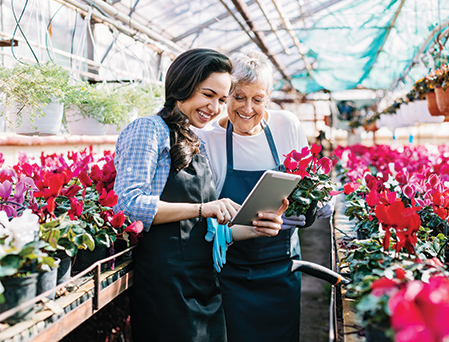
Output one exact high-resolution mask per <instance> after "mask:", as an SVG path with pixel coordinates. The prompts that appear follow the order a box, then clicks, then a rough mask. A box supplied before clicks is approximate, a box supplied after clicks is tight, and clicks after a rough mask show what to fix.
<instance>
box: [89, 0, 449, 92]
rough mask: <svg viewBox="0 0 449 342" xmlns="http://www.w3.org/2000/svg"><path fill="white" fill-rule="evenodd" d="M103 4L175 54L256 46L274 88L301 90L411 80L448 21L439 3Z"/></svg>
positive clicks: (446, 8) (425, 65)
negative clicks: (273, 70)
mask: <svg viewBox="0 0 449 342" xmlns="http://www.w3.org/2000/svg"><path fill="white" fill-rule="evenodd" d="M96 1H97V2H98V0H96ZM84 2H86V3H92V2H94V0H89V1H87V0H86V1H84ZM108 2H109V3H111V4H113V6H114V7H115V9H117V10H118V11H119V12H120V13H124V14H126V15H130V16H131V18H132V19H133V20H135V21H136V22H139V23H141V24H143V25H144V26H145V27H148V28H149V29H150V30H151V32H154V33H155V34H156V35H157V37H162V38H163V39H162V41H159V43H161V48H162V49H164V51H169V52H170V53H173V54H175V55H176V54H178V53H179V51H182V50H185V49H188V48H192V47H211V48H215V49H218V50H220V51H222V52H224V53H226V54H232V53H234V52H237V51H240V50H242V49H247V48H259V49H261V50H262V51H263V52H265V53H266V54H267V55H268V56H269V57H270V59H271V61H272V62H273V64H274V66H275V68H276V74H275V79H276V81H279V82H278V83H277V88H281V87H282V86H283V87H284V89H289V88H290V89H291V88H294V89H297V90H298V91H299V92H301V93H313V92H317V91H320V90H328V91H332V92H335V91H343V90H348V89H355V88H366V89H392V88H393V87H395V86H397V85H398V83H399V82H400V81H402V80H405V81H407V76H410V78H408V80H409V81H410V80H416V79H417V78H419V77H421V76H423V75H424V74H425V73H426V72H427V71H428V69H429V68H430V67H432V66H431V65H429V63H430V62H431V59H430V60H429V58H427V57H426V54H427V55H428V54H429V53H431V54H433V55H434V54H435V53H438V52H439V51H438V49H437V50H432V49H433V48H434V47H435V46H438V45H437V40H436V38H437V36H438V33H441V32H442V31H444V30H446V29H447V27H448V23H449V21H448V20H449V2H448V1H443V0H370V1H367V0H247V1H244V0H114V1H108ZM446 35H447V34H446ZM439 37H440V38H441V37H442V35H440V36H439ZM165 39H166V40H167V41H166V42H167V44H166V45H165V44H164V41H165ZM445 39H447V38H444V39H443V40H442V44H444V43H445ZM155 40H156V41H157V39H155ZM443 52H444V51H443ZM412 66H413V68H411V67H412Z"/></svg>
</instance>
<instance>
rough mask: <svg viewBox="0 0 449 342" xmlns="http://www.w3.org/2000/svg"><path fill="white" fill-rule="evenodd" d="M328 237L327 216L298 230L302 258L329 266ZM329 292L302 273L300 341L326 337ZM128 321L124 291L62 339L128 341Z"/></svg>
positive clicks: (316, 341)
mask: <svg viewBox="0 0 449 342" xmlns="http://www.w3.org/2000/svg"><path fill="white" fill-rule="evenodd" d="M330 240H331V239H330V228H329V223H328V222H327V220H317V221H315V223H314V224H313V225H312V226H311V227H309V228H305V229H303V230H301V231H300V241H301V252H302V258H303V260H306V261H312V262H315V263H318V264H321V265H323V266H326V267H330ZM330 293H331V286H330V285H329V284H328V283H327V282H325V281H324V280H321V279H318V278H315V277H312V276H309V275H307V274H304V273H303V275H302V289H301V334H300V335H301V342H325V341H329V303H330ZM129 323H130V321H129V298H128V294H127V293H126V292H125V293H123V294H122V295H120V296H118V297H117V298H116V299H114V300H113V301H112V302H111V303H109V304H108V305H107V306H106V307H104V308H103V309H102V310H100V311H99V312H98V313H96V314H95V315H94V316H92V317H91V318H90V319H89V320H88V321H86V322H85V323H83V324H82V325H80V326H79V327H78V328H77V329H75V330H74V331H72V332H71V333H70V334H69V335H67V336H66V337H65V338H64V339H62V341H63V342H78V341H83V342H102V341H104V342H131V341H132V338H131V332H130V324H129ZM248 342H251V341H248ZM273 342H278V341H273Z"/></svg>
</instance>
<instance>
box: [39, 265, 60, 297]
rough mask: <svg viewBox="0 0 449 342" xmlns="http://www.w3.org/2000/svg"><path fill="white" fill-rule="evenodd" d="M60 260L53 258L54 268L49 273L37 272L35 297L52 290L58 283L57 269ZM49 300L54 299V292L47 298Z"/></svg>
mask: <svg viewBox="0 0 449 342" xmlns="http://www.w3.org/2000/svg"><path fill="white" fill-rule="evenodd" d="M60 262H61V259H59V258H55V267H53V268H52V269H51V270H50V271H49V272H38V274H37V295H40V294H41V293H44V292H46V291H48V290H51V289H54V288H55V287H56V285H57V283H58V267H59V263H60ZM47 298H49V299H55V292H53V293H52V294H51V295H49V296H47Z"/></svg>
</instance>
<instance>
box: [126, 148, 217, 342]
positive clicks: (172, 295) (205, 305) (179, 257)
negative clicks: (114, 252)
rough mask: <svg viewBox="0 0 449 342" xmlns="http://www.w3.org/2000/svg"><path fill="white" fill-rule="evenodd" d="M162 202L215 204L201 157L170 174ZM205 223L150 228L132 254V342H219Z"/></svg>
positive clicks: (206, 166) (191, 221)
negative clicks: (133, 266)
mask: <svg viewBox="0 0 449 342" xmlns="http://www.w3.org/2000/svg"><path fill="white" fill-rule="evenodd" d="M160 199H161V200H162V201H166V202H189V203H200V202H202V203H205V202H209V201H212V200H215V199H216V192H215V187H214V185H213V180H212V173H211V171H210V167H209V164H208V161H207V159H206V157H205V156H201V155H195V156H194V158H193V160H192V163H191V165H190V166H189V167H188V168H186V169H183V170H181V171H179V172H174V171H170V175H169V177H168V180H167V184H166V185H165V188H164V191H163V192H162V195H161V197H160ZM206 231H207V220H205V219H203V220H201V221H200V220H199V219H198V218H194V219H189V220H184V221H181V222H174V223H167V224H160V225H153V226H151V228H150V230H149V231H148V232H146V233H144V236H143V238H141V239H140V240H139V244H138V247H137V248H136V250H135V253H134V262H135V268H134V285H133V287H132V288H131V289H132V292H131V293H132V295H131V322H132V323H131V324H132V331H133V341H134V342H140V341H163V342H169V341H173V342H180V341H195V342H200V341H201V342H203V341H204V342H209V341H216V342H224V341H226V331H225V322H224V314H223V307H222V297H221V294H220V291H219V287H218V279H217V278H216V273H215V272H214V269H213V261H212V243H210V242H206V241H205V240H204V236H205V235H206Z"/></svg>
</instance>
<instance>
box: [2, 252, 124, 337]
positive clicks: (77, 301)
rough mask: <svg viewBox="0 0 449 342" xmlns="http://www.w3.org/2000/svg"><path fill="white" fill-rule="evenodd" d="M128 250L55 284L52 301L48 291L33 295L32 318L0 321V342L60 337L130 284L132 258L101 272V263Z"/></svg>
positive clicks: (109, 258) (112, 257) (107, 259)
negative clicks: (12, 321) (12, 323)
mask: <svg viewBox="0 0 449 342" xmlns="http://www.w3.org/2000/svg"><path fill="white" fill-rule="evenodd" d="M131 249H132V247H131V248H129V249H127V250H125V251H123V252H121V253H118V254H116V255H113V256H111V257H108V258H105V259H103V260H100V261H98V262H96V263H94V264H93V265H92V266H90V267H89V268H87V269H86V270H85V271H83V272H81V273H79V274H77V275H76V276H75V277H73V278H72V279H71V280H70V281H68V282H66V283H64V284H61V285H58V287H57V288H56V289H57V290H58V291H57V293H58V294H61V293H62V295H59V296H57V298H56V299H55V300H49V299H48V298H47V296H48V295H49V293H48V292H46V293H43V294H41V295H39V296H38V297H36V298H35V300H33V302H35V304H34V307H35V313H34V315H33V317H32V318H31V319H29V320H27V321H22V322H19V323H16V324H14V325H11V326H8V325H7V324H4V323H0V341H5V342H21V341H42V342H44V341H45V342H49V341H59V340H60V339H62V338H63V337H64V336H66V335H67V334H68V333H70V332H71V331H72V330H74V329H75V328H76V327H78V326H79V325H80V324H81V323H83V322H84V321H86V320H87V319H89V318H90V317H91V316H92V315H94V314H95V313H96V312H98V311H99V310H100V309H101V308H103V307H104V306H105V305H107V304H108V303H109V302H110V301H112V300H113V299H114V298H116V297H117V296H118V295H120V294H121V293H122V292H124V291H125V290H127V289H128V288H129V287H130V286H131V285H132V283H133V263H132V260H131V259H124V260H122V261H119V262H118V263H117V264H116V266H115V268H114V270H107V271H103V272H101V265H102V264H106V263H107V262H108V261H109V260H111V259H114V258H118V257H119V256H121V255H126V253H129V252H130V250H131ZM24 305H25V306H26V305H27V303H24ZM31 305H33V303H31ZM5 314H7V312H4V313H2V314H0V321H3V319H2V318H1V317H2V316H4V315H5Z"/></svg>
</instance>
